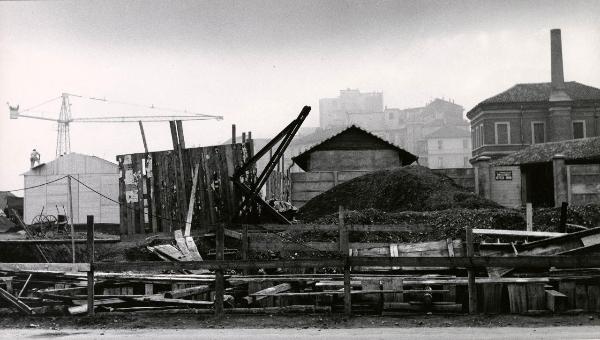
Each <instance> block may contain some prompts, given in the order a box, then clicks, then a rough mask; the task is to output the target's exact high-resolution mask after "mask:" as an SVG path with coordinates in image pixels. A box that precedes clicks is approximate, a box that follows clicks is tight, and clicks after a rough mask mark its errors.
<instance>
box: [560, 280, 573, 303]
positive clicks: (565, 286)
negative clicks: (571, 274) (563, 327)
mask: <svg viewBox="0 0 600 340" xmlns="http://www.w3.org/2000/svg"><path fill="white" fill-rule="evenodd" d="M558 291H559V292H561V293H563V294H565V295H566V296H567V303H566V308H567V309H575V301H576V292H575V281H559V283H558Z"/></svg>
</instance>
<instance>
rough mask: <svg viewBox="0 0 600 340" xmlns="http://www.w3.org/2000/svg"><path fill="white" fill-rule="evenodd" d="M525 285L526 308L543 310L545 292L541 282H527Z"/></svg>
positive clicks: (544, 306)
mask: <svg viewBox="0 0 600 340" xmlns="http://www.w3.org/2000/svg"><path fill="white" fill-rule="evenodd" d="M525 286H526V287H527V309H528V310H543V309H545V308H546V292H545V289H544V286H545V285H544V284H543V283H528V284H526V285H525Z"/></svg>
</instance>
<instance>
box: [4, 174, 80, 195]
mask: <svg viewBox="0 0 600 340" xmlns="http://www.w3.org/2000/svg"><path fill="white" fill-rule="evenodd" d="M67 177H70V175H66V176H63V177H61V178H57V179H55V180H52V181H50V182H46V183H42V184H38V185H34V186H30V187H25V188H20V189H14V190H0V192H10V191H25V190H29V189H35V188H39V187H42V186H44V185H48V184H52V183H54V182H58V181H60V180H61V179H65V178H67ZM71 178H73V177H71Z"/></svg>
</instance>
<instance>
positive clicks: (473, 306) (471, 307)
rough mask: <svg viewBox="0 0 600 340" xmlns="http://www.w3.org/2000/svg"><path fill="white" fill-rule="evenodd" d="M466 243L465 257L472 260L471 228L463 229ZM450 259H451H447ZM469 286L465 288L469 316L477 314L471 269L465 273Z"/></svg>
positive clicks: (473, 273) (473, 271)
mask: <svg viewBox="0 0 600 340" xmlns="http://www.w3.org/2000/svg"><path fill="white" fill-rule="evenodd" d="M465 234H466V241H467V257H468V258H469V259H472V258H473V255H474V250H473V233H472V230H471V227H469V226H467V227H466V228H465ZM449 258H451V257H449ZM467 275H468V280H469V284H468V286H467V289H468V292H469V314H474V313H477V285H476V284H475V270H473V269H472V268H471V269H469V270H468V272H467Z"/></svg>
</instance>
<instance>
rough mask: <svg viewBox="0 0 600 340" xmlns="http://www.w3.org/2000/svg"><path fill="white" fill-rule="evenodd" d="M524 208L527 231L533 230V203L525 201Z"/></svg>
mask: <svg viewBox="0 0 600 340" xmlns="http://www.w3.org/2000/svg"><path fill="white" fill-rule="evenodd" d="M525 206H526V208H525V220H526V225H527V231H533V204H531V203H527V204H526V205H525Z"/></svg>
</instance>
